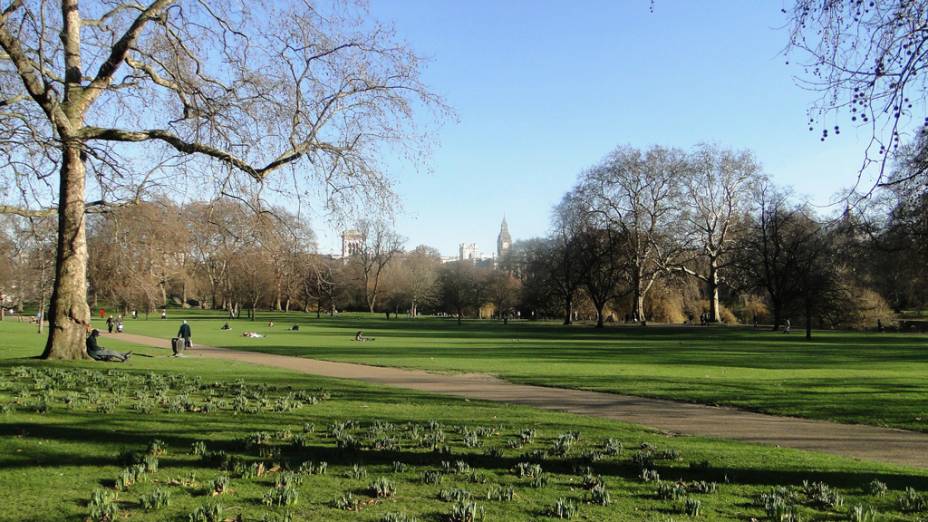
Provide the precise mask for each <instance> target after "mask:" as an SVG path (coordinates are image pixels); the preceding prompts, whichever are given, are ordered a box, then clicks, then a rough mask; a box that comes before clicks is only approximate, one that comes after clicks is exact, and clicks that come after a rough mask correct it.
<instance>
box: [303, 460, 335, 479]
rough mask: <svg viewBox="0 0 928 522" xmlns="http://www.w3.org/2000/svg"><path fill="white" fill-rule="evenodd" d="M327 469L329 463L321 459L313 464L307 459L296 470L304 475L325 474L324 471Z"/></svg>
mask: <svg viewBox="0 0 928 522" xmlns="http://www.w3.org/2000/svg"><path fill="white" fill-rule="evenodd" d="M328 469H329V463H328V462H326V461H324V460H322V461H319V463H318V464H314V463H313V462H312V461H311V460H307V461H306V462H303V463H302V464H300V467H299V468H298V470H297V471H298V472H299V473H302V474H304V475H325V472H326V471H327V470H328Z"/></svg>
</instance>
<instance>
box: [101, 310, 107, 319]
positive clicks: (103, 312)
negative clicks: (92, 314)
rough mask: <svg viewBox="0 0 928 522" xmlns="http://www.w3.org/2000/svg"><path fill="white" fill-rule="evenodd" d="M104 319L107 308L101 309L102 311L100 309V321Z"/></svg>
mask: <svg viewBox="0 0 928 522" xmlns="http://www.w3.org/2000/svg"><path fill="white" fill-rule="evenodd" d="M104 317H106V308H101V309H100V319H103V318H104Z"/></svg>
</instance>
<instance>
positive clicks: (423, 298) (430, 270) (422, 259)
mask: <svg viewBox="0 0 928 522" xmlns="http://www.w3.org/2000/svg"><path fill="white" fill-rule="evenodd" d="M439 267H441V254H440V253H439V252H438V250H436V249H434V248H432V247H429V246H425V245H419V246H417V247H416V248H414V249H413V250H412V251H410V252H409V253H407V254H406V256H404V258H403V270H404V271H405V272H406V273H407V274H408V277H407V278H406V284H407V288H406V293H407V295H408V296H409V299H410V303H409V315H410V316H412V317H413V318H416V317H418V316H419V306H421V305H424V304H429V303H431V302H432V301H434V300H435V297H436V294H437V290H438V286H437V285H438V269H439Z"/></svg>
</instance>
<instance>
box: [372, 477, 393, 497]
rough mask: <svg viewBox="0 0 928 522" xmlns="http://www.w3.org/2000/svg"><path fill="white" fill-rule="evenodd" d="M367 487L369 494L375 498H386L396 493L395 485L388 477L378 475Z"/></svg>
mask: <svg viewBox="0 0 928 522" xmlns="http://www.w3.org/2000/svg"><path fill="white" fill-rule="evenodd" d="M367 489H368V491H369V492H370V494H371V496H372V497H376V498H388V497H392V496H393V495H395V494H396V486H394V485H393V482H391V481H390V479H387V478H384V477H380V478H379V479H377V480H375V481H374V482H372V483H371V485H370V486H368V487H367Z"/></svg>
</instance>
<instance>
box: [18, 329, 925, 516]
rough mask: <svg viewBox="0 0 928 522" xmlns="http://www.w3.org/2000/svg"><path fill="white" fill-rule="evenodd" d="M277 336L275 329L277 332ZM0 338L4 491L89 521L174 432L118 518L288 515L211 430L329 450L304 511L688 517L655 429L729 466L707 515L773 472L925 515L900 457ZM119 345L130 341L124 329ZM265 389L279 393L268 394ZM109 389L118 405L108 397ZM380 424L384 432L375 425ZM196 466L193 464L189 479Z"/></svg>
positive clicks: (695, 476) (287, 447) (713, 471)
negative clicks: (376, 444) (864, 456)
mask: <svg viewBox="0 0 928 522" xmlns="http://www.w3.org/2000/svg"><path fill="white" fill-rule="evenodd" d="M139 326H140V325H135V324H133V325H132V326H131V327H130V329H132V330H138V329H139ZM204 326H205V325H204V324H200V325H195V331H194V333H195V334H196V333H197V330H196V328H200V330H201V331H200V332H199V333H200V334H203V333H205V332H203V331H202V329H203V327H204ZM152 328H154V327H152ZM161 328H164V326H161ZM301 333H302V332H301ZM342 333H344V332H342ZM277 335H278V333H277V332H276V329H275V333H274V334H273V335H272V337H270V338H269V339H273V338H274V337H276V336H277ZM280 335H283V334H282V333H281V334H280ZM202 337H207V336H206V335H202ZM0 338H2V339H3V340H2V341H0V411H2V413H0V503H2V505H3V506H4V509H3V510H0V520H11V521H12V520H17V521H46V520H74V521H78V520H84V518H85V516H86V514H87V513H88V507H87V505H86V504H87V501H88V500H89V499H90V498H91V493H92V492H93V491H94V490H98V489H99V490H105V491H110V492H112V491H113V488H114V480H115V479H116V478H117V476H119V474H120V472H121V470H122V469H123V467H124V464H123V463H121V462H120V454H123V453H125V452H127V451H133V452H138V453H144V452H145V450H146V448H147V447H148V445H149V443H150V442H151V441H152V440H154V439H159V440H161V441H163V442H164V445H165V450H166V452H165V453H164V454H163V455H161V456H160V457H158V459H159V466H158V470H157V471H156V472H150V473H145V474H144V475H143V476H144V477H145V481H144V482H142V483H140V484H136V485H133V486H131V487H130V488H129V489H128V490H127V491H122V492H119V493H118V509H119V512H120V518H119V519H120V520H177V521H183V520H187V515H188V514H189V513H191V512H192V511H193V510H194V509H196V508H197V507H199V506H202V505H206V504H212V503H216V502H220V503H222V504H223V506H224V507H225V510H224V516H225V517H227V518H232V517H235V516H238V515H241V516H242V517H243V518H244V519H245V520H262V519H263V518H262V517H270V518H267V519H268V520H282V519H283V518H282V515H283V514H284V513H285V512H286V511H287V508H269V507H266V506H264V505H263V504H262V499H263V497H264V496H265V495H266V494H267V493H268V492H269V491H271V490H273V489H274V485H275V481H276V480H277V479H278V478H279V477H280V473H279V472H276V471H274V472H271V473H269V474H267V475H264V476H261V477H255V478H243V477H241V476H240V473H238V472H237V471H235V470H232V471H228V470H225V471H223V470H220V464H219V463H218V462H208V461H205V460H204V459H202V458H201V457H199V456H196V455H192V454H191V453H190V451H191V446H192V444H193V443H195V442H197V441H200V442H203V443H204V444H205V445H206V447H207V448H208V449H209V450H210V451H217V450H223V451H225V452H226V453H227V454H229V455H236V456H237V457H236V458H237V459H240V460H241V461H242V462H244V463H245V464H247V465H251V464H254V463H257V462H259V461H260V462H265V463H266V465H267V467H268V468H270V469H273V467H274V465H275V464H280V465H283V466H287V465H289V466H291V467H293V468H296V467H297V466H298V464H299V463H300V462H303V461H307V460H310V461H313V462H315V463H318V462H320V461H325V462H327V463H328V464H329V466H328V471H327V473H326V474H325V475H307V476H305V477H303V483H302V484H300V485H297V486H295V490H296V491H297V494H298V502H297V503H296V504H295V505H293V506H292V507H290V508H289V509H290V511H291V514H292V515H293V519H294V520H370V521H377V520H380V519H381V518H382V517H383V515H384V514H386V513H387V512H406V513H409V514H410V515H415V516H417V517H418V518H419V520H421V521H439V520H447V518H446V515H447V514H448V513H449V512H450V511H451V506H452V504H451V502H447V501H443V500H440V498H439V497H440V496H441V495H440V491H441V490H442V489H445V490H449V491H450V490H452V489H455V488H463V489H467V490H468V491H470V492H471V493H472V494H473V496H474V499H475V500H476V501H477V503H478V504H479V505H480V506H481V507H483V508H484V509H485V510H486V514H487V520H494V521H510V520H512V521H515V520H520V521H521V520H529V519H531V520H535V519H545V518H546V517H545V513H546V512H547V510H548V509H550V508H552V507H553V506H554V504H555V502H556V501H557V499H559V498H566V499H570V500H572V501H573V502H575V503H576V504H577V506H578V510H579V513H578V515H577V516H576V517H575V520H589V521H594V520H596V521H599V520H604V521H610V520H614V521H622V520H653V521H667V520H670V519H675V520H682V519H685V518H686V517H685V516H684V515H681V514H679V513H678V511H679V509H680V506H682V500H679V501H673V500H664V499H660V498H658V497H657V495H656V494H655V492H656V490H657V486H656V485H655V483H654V482H648V483H646V482H643V481H642V480H641V479H639V478H638V476H639V474H640V468H639V466H638V465H637V464H635V463H634V460H635V459H636V454H638V453H639V451H640V448H641V446H642V444H647V445H649V446H651V447H654V448H655V449H656V451H661V450H664V451H667V450H674V451H675V452H677V453H678V455H679V456H676V455H670V456H669V458H656V460H654V464H653V468H654V469H655V470H656V471H657V472H658V473H659V474H660V475H661V477H662V478H663V479H665V480H670V481H676V480H684V481H687V482H688V483H693V482H694V481H697V480H706V481H713V482H716V483H718V492H716V493H712V494H699V493H690V494H689V497H691V498H697V499H699V500H700V501H701V503H702V506H701V513H702V514H701V518H702V519H704V520H713V521H715V520H723V521H724V520H746V519H749V518H751V517H758V518H763V517H764V515H763V509H762V508H760V507H758V506H756V505H755V504H754V499H755V497H757V496H758V495H759V494H761V493H764V492H767V491H769V490H770V489H771V488H772V487H774V486H787V487H788V488H790V490H792V491H794V492H796V494H797V503H798V504H799V507H798V509H799V510H800V512H801V513H802V514H803V515H804V520H808V519H811V518H815V519H821V518H831V519H844V518H845V517H846V513H847V511H848V510H849V509H850V508H851V506H854V505H856V504H860V503H867V504H870V505H872V506H874V507H875V508H877V509H878V510H879V511H881V512H882V513H884V518H882V519H881V520H912V519H913V517H914V515H911V514H903V513H900V512H899V511H898V510H897V507H896V506H897V502H898V499H899V498H900V497H901V496H902V492H901V490H902V489H903V488H904V487H906V486H912V487H914V488H917V489H918V490H919V491H924V490H926V489H928V471H926V470H918V469H912V468H906V467H902V466H892V465H883V464H878V463H871V462H860V461H855V460H851V459H845V458H839V457H835V456H830V455H824V454H817V453H810V452H803V451H798V450H789V449H781V448H774V447H769V446H760V445H751V444H744V443H735V442H728V441H719V440H712V439H705V438H697V437H669V436H665V435H661V434H659V433H656V432H654V431H652V430H648V429H645V428H642V427H638V426H633V425H628V424H623V423H618V422H612V421H607V420H601V419H593V418H587V417H581V416H575V415H569V414H561V413H554V412H546V411H540V410H535V409H531V408H526V407H518V406H508V405H503V404H497V403H485V402H480V401H465V400H459V399H453V398H448V397H442V396H433V395H426V394H421V393H415V392H409V391H404V390H398V389H392V388H386V387H377V386H370V385H364V384H358V383H354V382H349V381H340V380H332V379H323V378H316V377H312V376H306V375H300V374H296V373H291V372H285V371H280V370H273V369H268V368H260V367H253V366H248V365H244V364H238V363H232V362H227V361H215V360H201V359H173V358H169V357H166V356H164V355H165V351H164V350H157V349H144V348H139V347H132V348H133V349H134V350H135V351H137V352H139V353H145V354H150V355H154V356H155V357H153V358H142V357H135V358H133V359H132V360H131V361H130V362H128V363H125V364H118V363H95V362H89V361H88V362H80V363H48V362H42V361H37V360H34V359H28V358H25V357H27V356H30V355H33V354H35V353H36V352H37V351H38V350H39V348H40V347H41V342H42V339H41V338H40V337H39V336H37V335H36V334H35V333H34V331H33V329H32V328H29V327H27V326H25V325H20V324H17V323H11V322H8V321H7V322H4V323H0ZM201 340H203V341H206V339H201ZM376 343H380V340H378V341H377V342H376ZM376 343H372V344H376ZM107 344H108V345H111V347H113V348H117V349H126V348H129V346H127V345H123V344H122V343H120V342H119V341H115V340H110V339H107ZM381 346H382V345H381ZM366 348H368V347H367V346H366V347H365V349H366ZM322 390H325V392H326V393H327V394H328V395H329V398H328V399H327V400H322V401H321V402H319V403H318V404H314V405H309V404H306V405H304V406H302V407H298V408H295V409H292V410H290V411H274V410H275V409H277V404H278V400H279V399H282V398H283V397H286V396H288V395H289V396H290V397H291V398H295V397H297V396H301V397H303V400H304V401H305V400H306V397H308V396H309V395H313V396H317V397H325V396H326V395H324V394H323V392H322ZM242 393H244V394H245V395H246V396H247V397H249V398H250V399H249V401H248V406H247V407H242V408H240V411H239V412H238V413H237V414H236V413H235V411H233V405H234V404H236V401H237V399H236V397H237V396H238V395H239V394H242ZM262 400H264V401H265V402H266V404H264V405H261V402H262ZM206 403H209V404H210V410H209V412H204V411H203V409H204V406H205V404H206ZM107 404H114V405H115V406H114V407H113V408H112V410H111V411H107V410H108V408H107V407H106V406H105V405H107ZM181 404H188V405H189V407H188V410H189V411H184V412H174V413H172V409H174V410H175V411H176V409H177V408H179V407H180V406H179V405H181ZM136 405H143V406H146V409H148V411H145V412H139V411H137V406H136ZM283 409H286V408H283ZM40 411H44V413H40ZM347 420H352V421H354V425H353V426H350V427H346V428H344V429H343V430H342V431H343V433H342V435H340V436H341V437H344V435H345V434H349V435H351V436H352V438H353V439H354V440H356V441H358V445H359V448H355V449H352V448H347V449H345V448H338V447H337V445H338V443H337V441H336V434H335V433H334V432H333V429H332V426H333V425H335V424H336V423H339V422H344V421H347ZM432 421H434V422H436V423H440V425H441V426H442V428H441V430H442V432H443V433H445V435H446V438H445V441H444V442H443V443H440V444H439V447H441V446H443V445H447V446H448V449H450V451H451V454H450V455H447V454H440V453H435V452H433V451H431V449H430V448H428V447H423V445H422V444H421V443H417V442H415V439H414V437H413V436H412V431H411V429H412V428H411V427H412V426H413V425H415V426H416V430H417V431H418V432H419V433H420V440H421V439H422V438H423V437H425V434H426V433H428V432H429V430H430V428H429V427H428V424H429V423H430V422H432ZM377 423H380V430H379V431H377V430H375V428H374V426H375V425H376V424H377ZM385 423H389V424H385ZM307 424H311V425H312V426H314V428H315V429H314V430H313V431H312V432H308V433H306V434H305V435H300V436H301V437H303V442H302V443H301V444H295V440H294V438H293V436H294V435H295V434H300V433H302V432H303V431H304V428H303V427H304V425H307ZM465 428H466V430H465ZM528 428H533V429H535V430H536V432H537V434H536V436H535V438H534V439H533V441H531V442H529V443H527V444H526V445H525V446H523V447H520V448H516V447H509V445H508V444H507V441H510V440H514V439H516V438H517V437H518V434H519V433H520V432H521V431H522V430H524V429H528ZM477 429H483V430H485V431H484V432H483V433H482V434H481V436H480V437H479V440H480V446H479V447H474V448H470V447H467V445H466V444H465V438H467V436H466V435H465V431H473V430H477ZM335 431H339V430H335ZM574 431H579V432H580V439H579V441H578V442H576V443H574V445H573V446H572V448H571V449H570V450H569V452H568V453H567V454H566V455H565V456H557V455H554V454H553V453H552V448H553V446H554V444H555V441H556V440H557V438H558V437H559V436H560V435H562V434H565V433H567V432H574ZM256 432H266V433H268V434H271V435H270V437H271V439H272V440H271V442H270V443H268V444H266V445H259V446H257V447H256V446H246V445H244V444H243V443H242V441H243V440H245V439H246V438H247V437H248V436H249V435H250V434H254V433H256ZM288 432H289V435H288ZM380 436H385V437H388V438H391V439H393V443H391V444H389V445H388V446H391V447H388V448H386V449H381V450H377V449H373V448H372V447H371V445H372V444H371V443H372V442H373V441H374V440H376V439H377V438H378V437H380ZM609 438H613V439H616V440H617V441H620V442H621V443H622V445H623V447H624V449H623V450H622V451H621V452H619V453H618V454H617V455H599V458H595V459H594V458H593V457H594V456H595V454H594V453H592V452H593V451H594V450H596V449H597V448H600V447H602V445H603V443H604V441H606V440H607V439H609ZM285 439H286V440H285ZM343 440H345V439H344V438H343ZM488 448H497V450H498V453H493V454H492V455H488V452H487V449H488ZM543 452H549V454H547V455H545V454H544V453H543ZM262 455H263V457H262ZM665 457H667V456H666V455H665ZM394 461H399V462H402V463H404V464H405V465H406V466H407V469H406V470H404V471H402V472H399V473H395V472H394V468H393V462H394ZM442 461H447V462H448V463H449V465H451V466H452V467H454V466H455V465H456V462H457V461H461V462H464V463H466V464H467V465H468V466H469V467H470V468H471V470H472V471H474V472H476V474H477V477H478V478H479V477H483V478H485V479H486V482H483V483H481V482H477V483H475V482H473V481H472V480H471V479H470V476H469V474H467V473H448V472H442V468H443V466H442ZM702 461H707V462H708V463H709V466H708V467H707V468H702V467H700V466H698V465H697V466H696V467H695V468H691V463H698V462H702ZM519 462H537V463H539V464H540V465H541V466H542V468H543V470H544V473H545V474H546V475H547V477H548V480H547V483H546V484H545V485H543V486H542V487H539V488H533V487H531V484H530V482H531V480H530V479H529V478H520V477H518V476H517V475H516V473H514V472H513V469H514V468H516V466H517V464H518V463H519ZM355 464H358V465H360V466H363V467H364V468H365V469H366V471H367V477H365V478H352V477H349V476H348V472H349V470H350V469H351V468H352V466H353V465H355ZM581 466H589V467H590V468H591V470H592V472H593V473H594V474H595V475H602V477H603V481H604V482H605V485H606V488H607V490H608V491H609V492H610V496H611V500H612V503H611V504H610V505H609V506H598V505H593V504H590V503H588V502H586V499H587V498H588V496H589V494H588V493H587V492H586V491H585V490H584V488H583V487H582V485H581V481H582V474H583V472H582V471H580V470H579V469H578V468H579V467H581ZM241 469H242V468H239V470H241ZM426 470H429V471H436V472H439V475H440V476H441V477H442V482H441V483H440V484H428V483H425V482H423V480H422V476H423V472H424V471H426ZM192 474H193V475H195V479H194V480H193V481H192V482H191V481H189V480H188V479H189V478H190V477H191V475H192ZM220 474H226V475H228V476H229V477H230V483H229V488H228V489H229V492H227V493H226V494H224V495H221V496H211V495H209V493H208V489H209V486H208V484H209V483H210V482H211V481H212V480H214V479H216V478H217V477H218V476H219V475H220ZM380 477H386V478H388V479H389V480H390V481H391V482H392V483H393V484H394V485H395V486H396V495H395V496H393V497H390V498H387V499H382V500H380V501H374V500H373V499H372V496H371V494H370V493H369V492H368V486H369V484H370V483H372V482H374V481H375V480H376V479H378V478H380ZM874 479H878V480H881V481H883V482H885V483H887V484H888V485H889V487H890V491H889V492H888V493H887V494H886V495H885V496H883V497H876V496H871V495H870V494H869V493H867V491H866V485H867V484H868V483H869V482H870V481H871V480H874ZM803 480H809V481H823V482H826V483H828V484H830V485H832V486H834V487H837V488H838V490H839V492H840V494H841V495H843V496H844V497H845V503H844V506H843V507H840V508H836V509H835V510H833V511H829V510H827V509H824V508H821V507H815V506H814V505H813V503H812V502H811V501H808V500H805V497H804V496H803V495H802V494H801V493H799V491H800V490H801V486H800V484H801V483H802V481H803ZM497 486H502V487H504V488H505V487H509V486H512V487H513V488H514V490H515V498H514V500H513V501H511V502H503V501H498V500H486V499H484V496H485V495H486V493H487V491H489V490H491V489H493V488H496V487H497ZM155 489H162V490H165V491H168V492H169V493H170V497H171V502H170V505H169V506H168V507H167V508H165V509H164V510H162V511H155V512H150V513H146V512H145V511H143V509H142V507H141V505H140V501H141V498H142V497H143V496H147V495H150V494H151V493H152V492H153V491H154V490H155ZM346 493H351V494H352V496H353V497H354V498H355V499H358V500H359V501H360V505H361V510H360V512H350V511H344V510H340V509H337V508H336V507H335V506H334V501H335V499H336V498H339V497H342V496H343V495H345V494H346ZM274 517H278V518H274Z"/></svg>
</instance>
